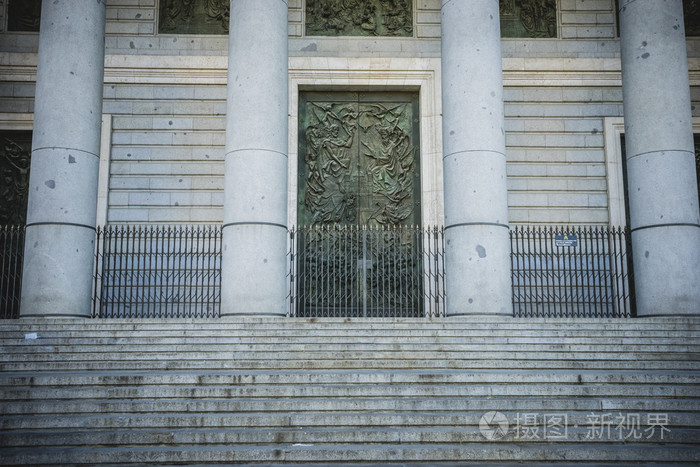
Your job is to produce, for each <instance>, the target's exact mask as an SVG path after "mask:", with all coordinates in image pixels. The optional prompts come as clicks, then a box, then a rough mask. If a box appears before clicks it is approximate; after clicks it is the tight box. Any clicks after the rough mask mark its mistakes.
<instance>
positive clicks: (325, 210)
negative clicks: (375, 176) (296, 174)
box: [304, 103, 357, 223]
mask: <svg viewBox="0 0 700 467" xmlns="http://www.w3.org/2000/svg"><path fill="white" fill-rule="evenodd" d="M308 105H309V114H310V119H311V121H310V125H309V126H308V127H307V129H306V155H305V162H306V167H307V171H308V172H307V177H306V193H305V201H304V203H305V207H306V209H307V210H308V212H309V213H310V214H311V221H312V223H354V222H355V209H356V205H355V203H356V199H355V190H352V187H351V182H352V180H351V179H350V175H351V172H352V169H353V167H352V166H351V164H352V162H353V159H354V158H353V154H352V151H351V148H352V146H353V142H354V139H355V130H356V123H355V122H356V119H357V113H356V111H355V106H354V105H352V104H344V105H333V104H329V103H321V104H317V103H309V104H308ZM349 185H350V186H349Z"/></svg>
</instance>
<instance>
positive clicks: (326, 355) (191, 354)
mask: <svg viewBox="0 0 700 467" xmlns="http://www.w3.org/2000/svg"><path fill="white" fill-rule="evenodd" d="M678 347H679V348H678V349H675V350H664V349H656V348H655V347H653V346H650V347H647V348H645V349H643V350H638V351H621V350H618V351H613V350H612V349H607V351H603V350H601V351H598V350H590V349H589V350H585V351H584V350H580V351H573V350H563V349H556V348H552V349H548V348H546V347H545V348H541V347H537V346H535V347H524V346H514V347H513V348H506V349H501V350H498V346H496V349H492V348H490V347H489V348H486V349H484V350H483V351H479V349H478V347H474V348H472V350H470V351H455V350H451V349H445V350H440V349H431V348H427V349H423V350H422V351H415V352H407V351H402V350H396V351H372V350H369V349H362V348H361V349H355V348H353V347H350V348H345V349H343V350H336V351H329V350H326V349H322V352H318V350H320V349H316V351H312V350H297V349H295V348H284V349H280V348H279V346H272V347H268V348H267V349H266V350H257V351H255V350H227V349H225V348H222V349H218V350H217V349H216V348H215V347H213V348H212V349H211V350H208V351H207V350H199V351H196V350H192V351H180V350H179V349H178V348H172V347H171V348H170V349H169V350H168V351H153V352H128V351H126V352H125V351H120V349H117V348H114V349H111V350H110V349H106V352H107V353H108V354H109V356H110V361H112V362H116V361H140V360H150V361H158V360H180V361H184V360H209V361H215V360H275V361H283V360H302V359H306V360H308V361H312V360H336V361H345V360H364V361H381V360H413V359H419V358H420V359H421V360H448V361H450V362H457V361H459V360H468V359H475V358H476V357H478V359H481V360H516V359H517V360H587V361H594V360H605V361H620V360H623V361H624V360H634V361H638V360H641V361H649V360H674V361H700V353H698V352H692V351H690V350H682V349H683V347H682V346H678ZM76 350H79V349H76ZM100 355H101V353H100V352H98V351H92V352H91V351H89V350H88V351H87V352H82V351H78V352H67V351H65V352H64V351H63V349H60V351H56V350H54V351H46V352H41V351H37V352H33V351H32V352H26V353H13V354H7V353H3V354H0V362H15V363H19V362H33V361H37V362H70V361H71V360H80V361H85V360H87V361H89V360H94V359H96V358H100V357H99V356H100Z"/></svg>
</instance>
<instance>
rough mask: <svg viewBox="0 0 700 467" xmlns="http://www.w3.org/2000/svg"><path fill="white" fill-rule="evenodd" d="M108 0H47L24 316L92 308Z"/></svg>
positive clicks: (84, 312) (83, 311)
mask: <svg viewBox="0 0 700 467" xmlns="http://www.w3.org/2000/svg"><path fill="white" fill-rule="evenodd" d="M104 34H105V1H104V0H53V1H45V2H42V10H41V33H40V35H39V58H38V67H37V80H36V97H35V101H34V132H33V138H32V157H31V172H30V182H29V204H28V209H27V234H26V244H25V258H24V273H23V283H22V302H21V308H20V316H22V317H28V316H81V317H88V316H90V303H91V297H92V293H91V292H92V273H93V257H94V244H95V213H96V206H97V175H98V164H99V160H100V156H99V154H100V152H99V151H100V126H101V115H102V88H103V83H104Z"/></svg>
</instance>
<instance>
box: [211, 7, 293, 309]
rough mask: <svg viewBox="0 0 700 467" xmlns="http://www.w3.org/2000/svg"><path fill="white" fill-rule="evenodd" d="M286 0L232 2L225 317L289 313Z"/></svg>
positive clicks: (227, 123) (224, 255)
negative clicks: (287, 298) (287, 279)
mask: <svg viewBox="0 0 700 467" xmlns="http://www.w3.org/2000/svg"><path fill="white" fill-rule="evenodd" d="M287 9H288V7H287V1H286V0H232V1H231V26H230V28H229V31H230V33H229V68H228V91H227V116H226V169H225V179H224V231H223V259H222V292H221V310H222V315H231V314H258V315H266V314H273V315H283V314H284V313H285V311H286V305H285V298H286V295H287V282H286V253H287V251H286V250H287V225H286V224H287V170H288V168H287V165H288V164H287V153H288V108H289V103H288V99H289V98H288V94H289V91H288V87H289V85H288V45H287Z"/></svg>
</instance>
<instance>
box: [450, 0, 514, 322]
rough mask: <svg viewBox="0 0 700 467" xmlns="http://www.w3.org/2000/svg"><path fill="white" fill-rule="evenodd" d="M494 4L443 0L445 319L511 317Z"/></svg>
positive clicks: (493, 0)
mask: <svg viewBox="0 0 700 467" xmlns="http://www.w3.org/2000/svg"><path fill="white" fill-rule="evenodd" d="M498 3H499V2H498V0H469V1H463V0H442V12H441V14H442V141H443V143H442V144H443V170H444V182H445V231H446V251H445V275H446V278H445V279H446V287H447V314H448V315H452V316H454V315H462V314H490V315H491V314H504V315H510V314H512V301H511V278H510V242H509V236H508V201H507V195H508V190H507V186H506V156H505V132H504V130H503V128H504V117H503V71H502V65H501V33H500V23H499V17H498V11H499V9H498Z"/></svg>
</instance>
